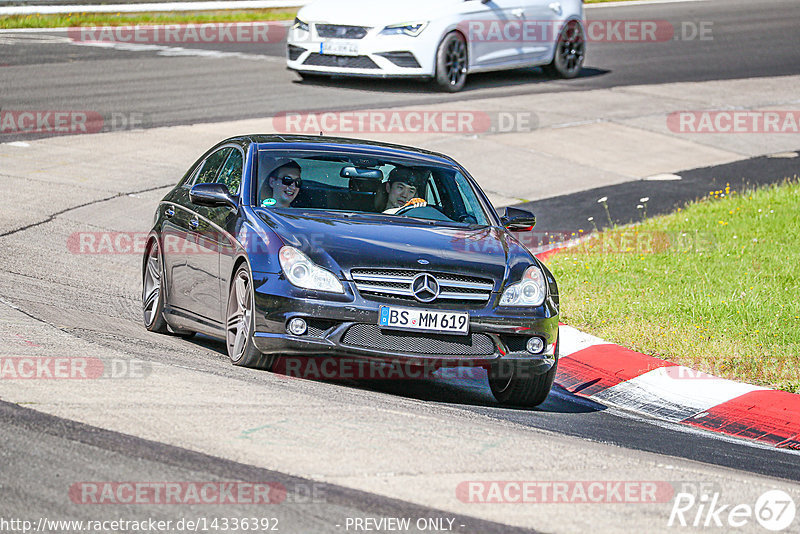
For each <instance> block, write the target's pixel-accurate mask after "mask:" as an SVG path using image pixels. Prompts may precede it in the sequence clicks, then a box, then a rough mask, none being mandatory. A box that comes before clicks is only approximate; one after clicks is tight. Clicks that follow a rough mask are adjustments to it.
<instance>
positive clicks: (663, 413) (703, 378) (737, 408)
mask: <svg viewBox="0 0 800 534" xmlns="http://www.w3.org/2000/svg"><path fill="white" fill-rule="evenodd" d="M559 338H560V343H561V347H560V350H559V353H560V358H559V361H558V374H557V375H556V384H557V385H558V386H560V387H562V388H564V389H565V390H567V391H568V392H570V393H572V394H573V395H577V396H580V397H585V398H588V399H592V400H594V401H596V402H599V403H601V404H611V405H614V406H617V407H620V408H624V409H627V410H631V411H634V412H638V413H642V414H645V415H648V416H651V417H655V418H658V419H662V420H666V421H670V422H673V423H679V424H683V425H688V426H692V427H695V428H701V429H704V430H711V431H714V432H720V433H722V434H727V435H729V436H735V437H738V438H744V439H750V440H755V441H758V442H761V443H765V444H769V445H773V446H775V447H779V448H787V449H795V450H800V395H795V394H793V393H787V392H785V391H776V390H772V389H767V388H763V387H759V386H753V385H750V384H743V383H741V382H734V381H732V380H727V379H724V378H719V377H716V376H713V375H709V374H706V373H701V372H698V371H695V370H692V369H690V368H688V367H684V366H682V365H676V364H674V363H671V362H668V361H665V360H661V359H659V358H654V357H652V356H647V355H645V354H640V353H638V352H634V351H632V350H629V349H626V348H624V347H620V346H619V345H615V344H613V343H608V342H607V341H604V340H602V339H600V338H598V337H595V336H592V335H589V334H586V333H584V332H581V331H579V330H576V329H575V328H572V327H569V326H566V325H561V326H560V332H559Z"/></svg>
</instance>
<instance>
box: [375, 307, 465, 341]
mask: <svg viewBox="0 0 800 534" xmlns="http://www.w3.org/2000/svg"><path fill="white" fill-rule="evenodd" d="M378 326H383V327H386V328H394V329H397V330H417V331H420V330H421V331H426V332H438V333H441V334H467V333H469V313H467V312H449V311H448V312H443V311H434V310H422V309H417V308H398V307H395V306H381V307H380V311H379V312H378Z"/></svg>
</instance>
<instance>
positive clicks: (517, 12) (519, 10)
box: [511, 8, 525, 19]
mask: <svg viewBox="0 0 800 534" xmlns="http://www.w3.org/2000/svg"><path fill="white" fill-rule="evenodd" d="M511 14H512V15H514V16H515V17H517V18H518V19H521V18H522V15H524V14H525V10H524V9H522V8H517V9H514V10H512V11H511Z"/></svg>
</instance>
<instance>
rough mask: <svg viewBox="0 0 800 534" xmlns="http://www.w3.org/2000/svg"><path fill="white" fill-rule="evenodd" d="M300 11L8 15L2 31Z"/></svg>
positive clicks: (281, 16)
mask: <svg viewBox="0 0 800 534" xmlns="http://www.w3.org/2000/svg"><path fill="white" fill-rule="evenodd" d="M296 14H297V9H254V10H242V11H187V12H167V13H67V14H63V15H41V14H36V15H8V16H4V17H0V29H11V28H69V27H73V26H127V25H135V24H184V23H207V22H254V21H265V20H292V19H294V17H295V15H296Z"/></svg>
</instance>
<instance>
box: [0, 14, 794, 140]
mask: <svg viewBox="0 0 800 534" xmlns="http://www.w3.org/2000/svg"><path fill="white" fill-rule="evenodd" d="M587 17H588V18H589V20H590V21H591V20H595V21H610V23H613V22H614V21H617V20H644V21H665V22H667V23H669V24H670V25H671V26H672V27H673V28H676V37H679V38H681V39H680V40H670V41H667V42H653V43H643V42H606V43H603V42H600V43H591V46H590V47H589V50H588V54H587V60H586V68H585V71H584V73H583V74H582V75H581V76H580V77H579V78H577V79H575V80H553V79H550V78H548V77H546V76H545V75H544V74H542V73H541V71H540V70H539V69H521V70H517V71H511V72H503V73H487V74H481V75H475V76H472V77H470V78H469V80H468V82H467V87H466V90H465V91H463V92H461V93H459V94H456V95H451V94H441V93H437V92H435V91H433V90H432V89H431V87H430V86H429V85H427V84H424V83H420V82H415V81H375V80H348V79H344V78H336V79H334V80H331V81H322V82H314V83H307V82H300V81H299V79H298V78H297V77H296V75H294V74H293V73H291V72H288V71H286V69H285V60H284V56H285V45H284V44H283V43H282V42H278V43H271V44H266V45H265V44H263V43H211V44H195V43H185V44H181V45H180V46H178V47H175V46H164V45H158V44H156V45H152V44H146V43H145V44H141V45H137V44H136V43H122V44H121V45H120V46H119V47H117V48H110V47H103V46H100V47H98V46H87V45H88V44H89V43H78V44H79V45H81V46H79V45H76V44H74V43H72V42H71V40H70V38H69V36H68V34H66V33H65V32H64V31H59V32H56V33H52V34H48V33H40V32H37V33H27V34H26V33H5V32H2V31H0V42H2V43H3V44H4V46H2V48H0V69H2V76H0V95H2V96H1V97H0V107H2V108H3V109H7V110H15V109H43V110H47V109H72V110H93V111H97V112H99V113H102V114H104V115H110V114H111V113H121V114H130V113H137V114H141V115H142V116H144V117H146V120H145V127H156V126H169V125H177V124H193V123H197V122H219V121H226V120H236V119H247V118H254V117H267V116H273V115H275V114H277V113H280V112H285V111H297V110H323V109H363V108H387V107H398V106H409V105H422V104H445V103H452V102H465V101H469V100H475V99H483V98H487V97H501V96H510V97H511V96H521V95H530V94H537V93H562V92H568V91H587V90H591V89H602V88H611V87H627V86H633V85H652V84H663V83H675V82H697V81H707V80H727V79H738V78H743V77H766V76H768V77H775V76H787V75H793V74H797V73H798V67H797V66H798V65H800V32H797V31H795V29H796V23H795V21H796V20H797V19H798V18H800V4H798V3H797V2H795V1H794V0H757V1H749V0H704V1H699V2H687V3H665V4H656V5H651V6H646V5H645V6H642V5H634V6H621V7H620V6H615V7H593V8H591V9H588V10H587ZM701 24H706V26H705V27H707V28H710V31H711V33H710V34H709V36H710V37H711V40H705V39H704V40H700V35H699V34H698V35H697V36H696V37H695V38H694V39H688V38H689V37H692V31H691V28H699V27H700V25H701ZM684 27H685V28H686V30H682V29H681V28H684ZM775 35H780V36H781V38H780V46H776V45H775V44H774V36H775ZM684 36H685V37H687V39H686V40H683V37H684ZM197 54H204V55H203V56H200V57H197V56H196V55H197ZM201 59H202V60H201Z"/></svg>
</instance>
